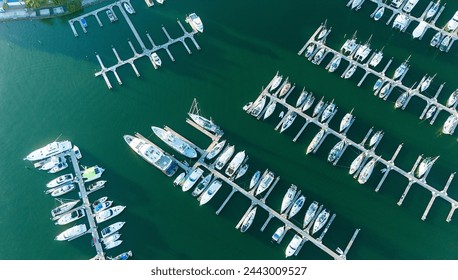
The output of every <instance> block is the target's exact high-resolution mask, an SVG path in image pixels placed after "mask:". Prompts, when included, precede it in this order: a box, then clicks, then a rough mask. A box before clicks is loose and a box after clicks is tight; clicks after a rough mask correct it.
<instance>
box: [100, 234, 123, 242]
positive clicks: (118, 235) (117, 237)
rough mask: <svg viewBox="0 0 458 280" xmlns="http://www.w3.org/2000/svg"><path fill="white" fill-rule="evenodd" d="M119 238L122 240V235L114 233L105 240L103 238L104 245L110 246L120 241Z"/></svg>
mask: <svg viewBox="0 0 458 280" xmlns="http://www.w3.org/2000/svg"><path fill="white" fill-rule="evenodd" d="M119 238H121V234H120V233H118V232H117V233H114V234H112V235H110V236H107V237H105V238H102V243H103V244H109V243H111V242H115V241H116V240H118V239H119Z"/></svg>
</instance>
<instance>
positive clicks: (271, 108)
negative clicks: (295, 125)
mask: <svg viewBox="0 0 458 280" xmlns="http://www.w3.org/2000/svg"><path fill="white" fill-rule="evenodd" d="M275 107H277V102H275V101H273V102H272V103H270V104H269V106H267V109H266V112H265V113H264V117H263V119H264V120H265V119H267V118H268V117H270V116H271V115H272V114H273V112H274V111H275Z"/></svg>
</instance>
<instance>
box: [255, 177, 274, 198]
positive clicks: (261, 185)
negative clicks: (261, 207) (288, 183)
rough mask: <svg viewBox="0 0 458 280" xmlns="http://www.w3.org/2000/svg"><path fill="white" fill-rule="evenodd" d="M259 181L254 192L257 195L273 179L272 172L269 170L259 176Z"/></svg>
mask: <svg viewBox="0 0 458 280" xmlns="http://www.w3.org/2000/svg"><path fill="white" fill-rule="evenodd" d="M260 180H261V181H260V182H259V185H258V187H257V189H256V194H255V195H259V194H261V193H263V192H264V191H265V190H267V189H268V188H269V187H270V185H271V184H272V183H273V181H274V173H273V172H271V171H269V172H268V173H267V174H265V175H264V176H262V177H261V179H260Z"/></svg>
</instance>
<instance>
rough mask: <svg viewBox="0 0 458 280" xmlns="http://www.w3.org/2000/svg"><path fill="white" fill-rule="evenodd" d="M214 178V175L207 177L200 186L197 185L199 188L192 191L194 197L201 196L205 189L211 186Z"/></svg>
mask: <svg viewBox="0 0 458 280" xmlns="http://www.w3.org/2000/svg"><path fill="white" fill-rule="evenodd" d="M212 178H213V173H210V174H208V175H207V176H205V177H204V178H203V179H202V181H200V183H199V184H197V187H196V188H195V189H194V190H193V191H192V196H194V197H197V196H199V195H200V194H201V193H202V192H203V191H204V190H205V188H207V186H208V184H210V182H211V180H212Z"/></svg>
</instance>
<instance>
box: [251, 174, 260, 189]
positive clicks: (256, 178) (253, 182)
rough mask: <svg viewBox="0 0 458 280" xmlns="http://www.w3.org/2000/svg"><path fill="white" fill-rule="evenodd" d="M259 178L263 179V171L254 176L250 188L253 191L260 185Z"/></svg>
mask: <svg viewBox="0 0 458 280" xmlns="http://www.w3.org/2000/svg"><path fill="white" fill-rule="evenodd" d="M259 178H261V171H259V170H258V171H256V172H255V173H254V174H253V176H252V177H251V180H250V186H249V189H250V190H251V189H253V188H254V186H256V184H257V183H258V181H259Z"/></svg>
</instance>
